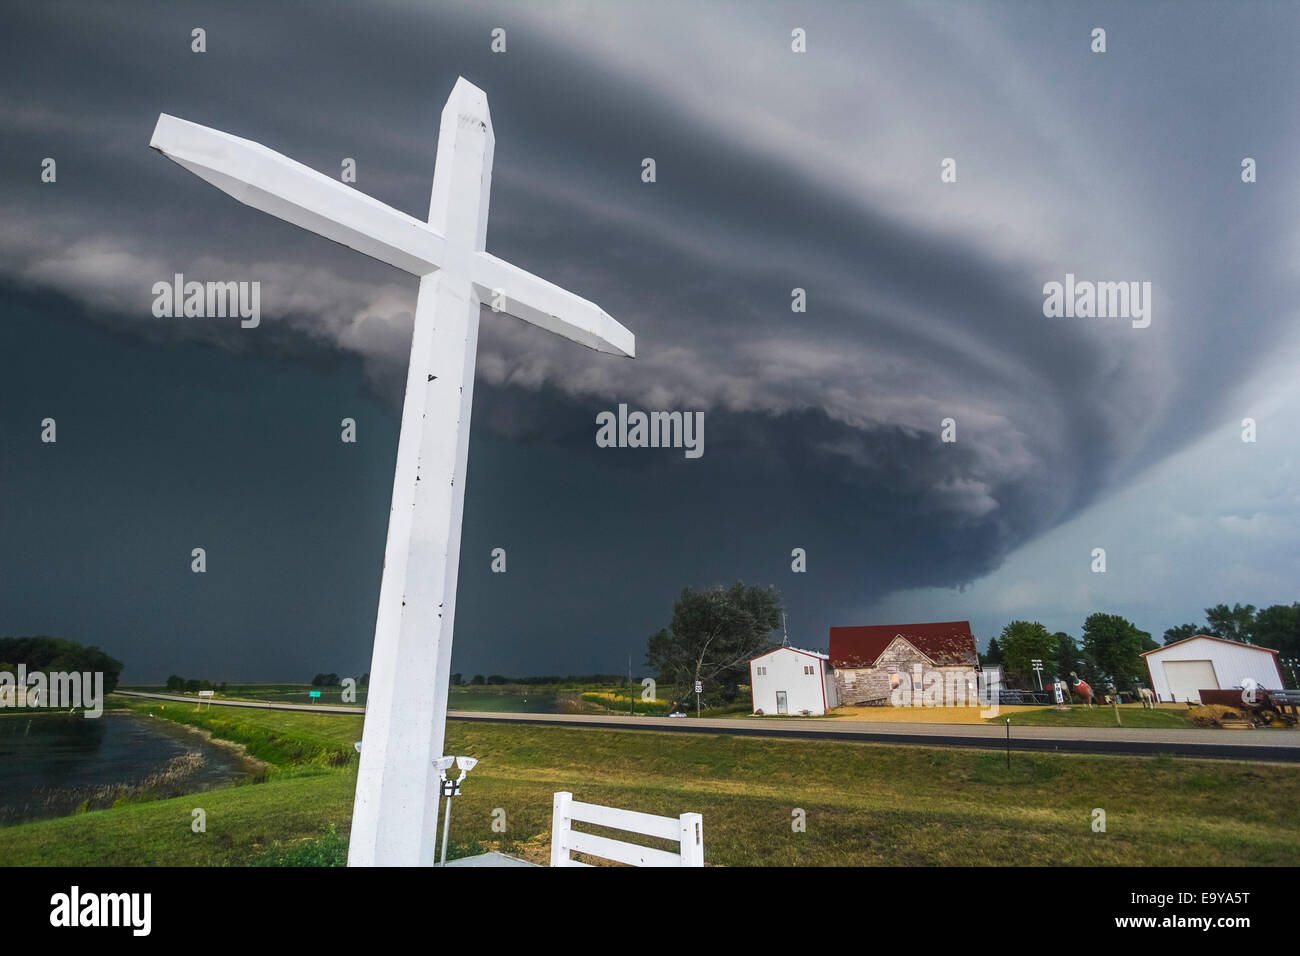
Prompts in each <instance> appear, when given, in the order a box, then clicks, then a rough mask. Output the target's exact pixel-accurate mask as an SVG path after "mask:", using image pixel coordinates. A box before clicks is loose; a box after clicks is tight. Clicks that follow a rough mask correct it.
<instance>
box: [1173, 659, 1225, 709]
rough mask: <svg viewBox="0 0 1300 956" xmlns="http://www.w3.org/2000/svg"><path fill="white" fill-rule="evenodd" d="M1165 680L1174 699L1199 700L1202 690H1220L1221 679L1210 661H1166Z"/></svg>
mask: <svg viewBox="0 0 1300 956" xmlns="http://www.w3.org/2000/svg"><path fill="white" fill-rule="evenodd" d="M1165 680H1166V681H1168V682H1169V692H1170V693H1171V694H1173V695H1174V700H1178V701H1183V700H1188V699H1189V698H1190V699H1191V700H1195V701H1199V700H1200V699H1201V695H1200V691H1202V690H1218V689H1219V681H1218V679H1217V678H1215V676H1214V664H1213V663H1212V662H1210V661H1165Z"/></svg>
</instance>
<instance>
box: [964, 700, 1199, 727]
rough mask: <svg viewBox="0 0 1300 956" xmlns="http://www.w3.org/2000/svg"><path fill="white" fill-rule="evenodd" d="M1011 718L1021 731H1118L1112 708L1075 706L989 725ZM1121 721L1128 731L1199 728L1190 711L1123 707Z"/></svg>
mask: <svg viewBox="0 0 1300 956" xmlns="http://www.w3.org/2000/svg"><path fill="white" fill-rule="evenodd" d="M1008 717H1010V718H1011V726H1012V727H1016V726H1021V727H1114V726H1115V711H1114V710H1113V709H1112V708H1110V707H1103V706H1100V705H1098V706H1095V707H1093V708H1092V709H1091V710H1089V709H1088V708H1087V707H1084V706H1083V705H1081V704H1075V705H1073V706H1071V707H1070V709H1069V710H1056V709H1054V708H1052V707H1045V708H1043V709H1042V710H1022V711H1018V712H1016V713H1014V714H1004V715H1003V716H1001V717H990V718H989V719H988V720H989V723H993V724H1003V723H1006V719H1007V718H1008ZM1119 719H1120V721H1121V722H1122V723H1121V726H1124V727H1158V728H1161V729H1164V728H1188V727H1195V726H1196V725H1195V724H1193V723H1192V721H1191V717H1190V715H1189V712H1188V709H1187V708H1186V707H1178V708H1172V707H1169V708H1164V707H1161V708H1157V709H1155V710H1144V709H1143V708H1141V707H1121V708H1120V709H1119Z"/></svg>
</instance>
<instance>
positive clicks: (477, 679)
mask: <svg viewBox="0 0 1300 956" xmlns="http://www.w3.org/2000/svg"><path fill="white" fill-rule="evenodd" d="M470 683H471V684H473V685H474V686H475V687H481V686H483V684H484V680H483V675H482V674H475V675H474V679H473V680H472V681H470Z"/></svg>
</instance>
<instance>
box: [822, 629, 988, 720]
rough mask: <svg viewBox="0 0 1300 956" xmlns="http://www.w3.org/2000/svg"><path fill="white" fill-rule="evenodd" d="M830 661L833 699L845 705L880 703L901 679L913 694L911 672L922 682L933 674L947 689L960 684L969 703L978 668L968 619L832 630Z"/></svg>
mask: <svg viewBox="0 0 1300 956" xmlns="http://www.w3.org/2000/svg"><path fill="white" fill-rule="evenodd" d="M830 662H831V666H832V667H833V668H834V669H835V683H836V689H837V691H838V695H837V696H838V697H839V699H840V703H841V704H844V705H846V706H852V705H854V704H868V703H881V702H885V701H887V700H888V699H889V696H890V692H891V691H892V690H893V689H894V688H895V687H898V686H899V683H900V682H901V681H902V680H903V679H906V680H909V681H912V685H913V686H914V687H916V690H917V692H918V693H919V692H920V690H921V687H920V686H917V682H916V674H918V673H919V674H920V675H921V679H922V681H924V680H926V679H928V677H929V675H930V674H932V673H934V672H938V673H939V674H940V675H941V679H942V680H943V681H944V682H945V683H946V684H948V685H949V686H951V684H952V683H953V682H954V681H958V682H960V683H961V686H962V688H963V690H964V691H965V692H966V694H968V695H969V696H968V697H967V698H966V699H971V700H972V701H973V699H974V696H975V689H976V688H975V685H974V680H973V678H971V676H970V675H972V674H973V673H975V672H977V671H978V670H979V654H978V652H977V651H976V648H975V636H974V635H973V634H971V629H970V622H969V621H947V622H940V623H935V624H901V625H894V624H882V625H871V626H867V627H832V628H831V643H830ZM917 668H919V671H918V670H917Z"/></svg>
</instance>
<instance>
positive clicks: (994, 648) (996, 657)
mask: <svg viewBox="0 0 1300 956" xmlns="http://www.w3.org/2000/svg"><path fill="white" fill-rule="evenodd" d="M981 663H983V664H989V665H993V664H1001V663H1002V648H1001V647H999V646H998V639H997V638H996V637H991V638H989V649H988V653H986V654H985V655H984V658H983V660H982V661H981Z"/></svg>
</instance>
